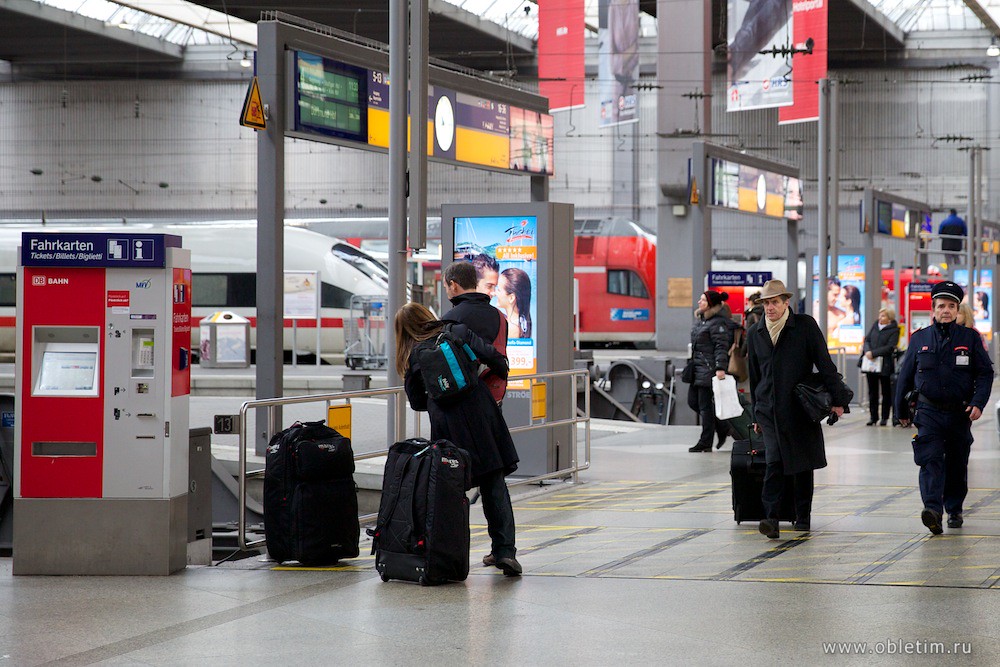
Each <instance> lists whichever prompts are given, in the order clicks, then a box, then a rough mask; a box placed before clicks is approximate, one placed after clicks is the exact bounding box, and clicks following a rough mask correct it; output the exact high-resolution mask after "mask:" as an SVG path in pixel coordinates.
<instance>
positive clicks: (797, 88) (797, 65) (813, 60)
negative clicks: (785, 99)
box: [778, 0, 828, 125]
mask: <svg viewBox="0 0 1000 667" xmlns="http://www.w3.org/2000/svg"><path fill="white" fill-rule="evenodd" d="M827 1H828V0H797V1H796V2H793V3H792V8H793V9H792V17H793V18H792V22H793V24H794V26H793V30H792V34H793V35H794V37H795V46H796V48H800V49H801V48H803V47H804V46H805V44H806V40H810V39H811V40H812V53H796V54H794V55H793V56H792V97H793V99H794V100H795V103H794V104H793V105H792V106H788V107H781V108H780V109H778V124H779V125H784V124H786V123H801V122H804V121H810V120H818V119H819V85H818V83H817V82H818V81H819V80H820V79H825V78H826V64H827V54H828V47H827V43H828V40H827Z"/></svg>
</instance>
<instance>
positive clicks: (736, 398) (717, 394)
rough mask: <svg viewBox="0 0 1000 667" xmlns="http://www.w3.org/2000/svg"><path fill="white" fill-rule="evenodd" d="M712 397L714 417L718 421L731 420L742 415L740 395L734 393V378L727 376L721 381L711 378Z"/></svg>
mask: <svg viewBox="0 0 1000 667" xmlns="http://www.w3.org/2000/svg"><path fill="white" fill-rule="evenodd" d="M712 396H713V397H714V398H715V416H716V418H718V419H732V418H733V417H739V416H740V415H741V414H743V406H742V405H741V404H740V395H739V394H738V393H737V391H736V378H734V377H733V376H732V375H727V376H726V377H724V378H722V379H721V380H720V379H719V378H718V377H713V378H712Z"/></svg>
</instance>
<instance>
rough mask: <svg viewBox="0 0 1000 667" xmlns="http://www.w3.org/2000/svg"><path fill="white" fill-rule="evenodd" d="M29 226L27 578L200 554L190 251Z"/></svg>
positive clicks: (19, 519) (23, 259)
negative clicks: (191, 442)
mask: <svg viewBox="0 0 1000 667" xmlns="http://www.w3.org/2000/svg"><path fill="white" fill-rule="evenodd" d="M180 246H181V239H180V237H179V236H172V235H166V234H134V233H122V234H89V233H36V232H26V233H25V234H24V235H23V237H22V245H21V250H20V262H19V266H18V270H17V304H18V306H17V308H18V309H17V333H16V335H17V344H18V355H17V363H16V369H15V383H16V392H17V400H16V411H17V418H16V422H15V424H16V426H15V436H14V438H15V454H14V459H15V462H16V466H17V472H16V475H15V489H14V536H13V557H14V562H13V569H14V574H117V575H122V574H169V573H171V572H174V571H176V570H179V569H181V568H183V567H184V566H185V565H186V563H187V554H186V545H187V534H186V528H187V526H186V523H187V521H186V517H187V483H188V470H187V461H188V453H187V448H188V443H187V440H188V395H189V393H190V385H191V382H190V368H189V361H190V353H189V350H188V346H189V345H190V340H191V333H190V332H191V298H190V297H191V270H190V253H189V251H187V250H183V249H182V248H181V247H180Z"/></svg>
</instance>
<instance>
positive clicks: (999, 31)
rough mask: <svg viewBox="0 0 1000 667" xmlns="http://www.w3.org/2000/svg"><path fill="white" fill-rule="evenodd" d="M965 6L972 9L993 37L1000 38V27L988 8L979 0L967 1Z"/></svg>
mask: <svg viewBox="0 0 1000 667" xmlns="http://www.w3.org/2000/svg"><path fill="white" fill-rule="evenodd" d="M965 6H966V7H968V8H969V9H971V10H972V13H973V14H975V15H976V18H977V19H979V20H980V21H982V22H983V25H984V26H986V29H987V30H989V31H990V34H991V35H993V36H994V37H1000V25H997V22H996V21H995V20H994V19H993V17H992V16H991V15H990V13H989V12H988V11H987V10H986V8H985V7H983V6H982V5H981V4H980V3H979V0H965Z"/></svg>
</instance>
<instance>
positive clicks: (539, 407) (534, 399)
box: [531, 380, 548, 420]
mask: <svg viewBox="0 0 1000 667" xmlns="http://www.w3.org/2000/svg"><path fill="white" fill-rule="evenodd" d="M547 393H548V391H547V388H546V386H545V383H544V382H541V381H537V380H536V381H535V382H533V383H532V385H531V419H532V420H535V419H545V415H546V412H547V410H546V395H547Z"/></svg>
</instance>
